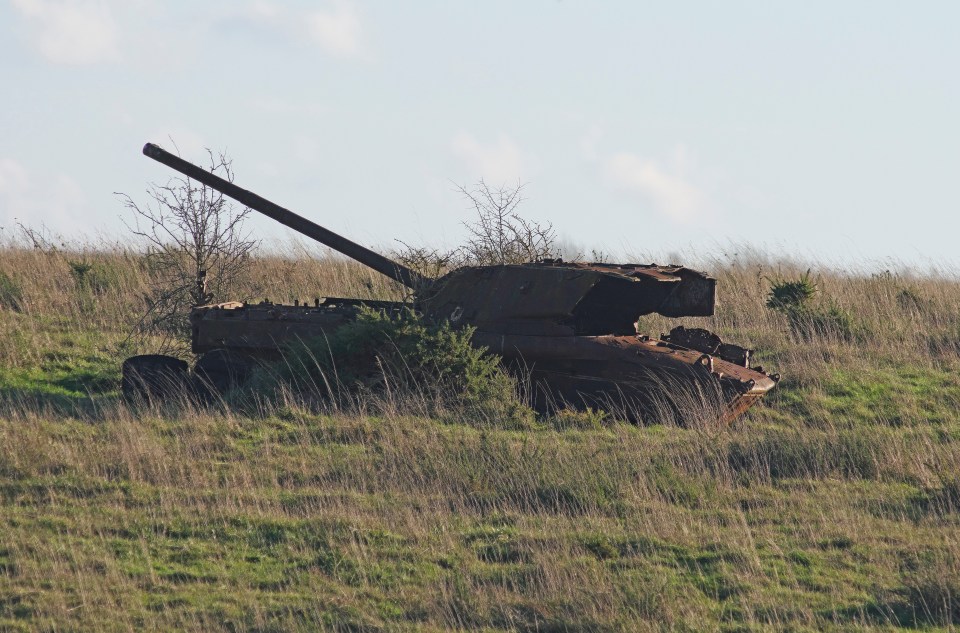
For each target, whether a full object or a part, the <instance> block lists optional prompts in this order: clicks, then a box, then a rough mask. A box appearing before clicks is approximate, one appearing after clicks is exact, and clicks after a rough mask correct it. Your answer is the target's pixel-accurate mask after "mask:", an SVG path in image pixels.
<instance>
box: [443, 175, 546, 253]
mask: <svg viewBox="0 0 960 633" xmlns="http://www.w3.org/2000/svg"><path fill="white" fill-rule="evenodd" d="M523 188H524V185H523V184H521V183H517V185H516V186H515V187H506V186H502V187H497V188H493V187H490V186H489V185H487V183H486V182H484V181H483V180H480V181H478V182H477V183H476V184H475V185H473V187H470V188H467V187H466V186H459V187H457V189H458V191H460V193H461V194H463V196H464V198H466V199H467V200H468V201H469V202H470V204H471V205H472V206H473V208H474V210H475V211H476V214H477V217H476V220H475V221H474V222H466V223H464V226H466V228H467V231H468V232H469V234H470V237H469V238H468V239H467V242H466V243H465V244H464V245H463V246H462V247H460V253H461V255H462V257H463V260H464V261H465V263H469V264H473V265H479V266H489V265H497V264H523V263H526V262H534V261H538V260H541V259H547V258H551V257H554V251H555V249H554V244H555V242H556V241H557V236H556V232H555V231H554V230H553V225H551V224H550V223H547V224H546V225H543V224H539V223H538V222H534V221H532V220H528V219H526V218H524V217H522V216H521V215H520V214H519V213H517V207H518V206H520V203H521V202H523V201H524V197H523Z"/></svg>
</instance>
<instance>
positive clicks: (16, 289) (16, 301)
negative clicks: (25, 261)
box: [0, 270, 23, 312]
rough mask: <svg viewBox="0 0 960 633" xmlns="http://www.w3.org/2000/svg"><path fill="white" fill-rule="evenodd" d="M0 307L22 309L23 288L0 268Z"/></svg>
mask: <svg viewBox="0 0 960 633" xmlns="http://www.w3.org/2000/svg"><path fill="white" fill-rule="evenodd" d="M0 307H2V308H7V309H8V310H13V311H14V312H20V311H21V310H23V289H22V288H21V287H20V284H18V283H17V282H16V281H15V280H14V279H13V278H11V277H10V276H9V275H8V274H7V273H5V272H3V271H2V270H0Z"/></svg>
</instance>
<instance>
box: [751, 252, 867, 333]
mask: <svg viewBox="0 0 960 633" xmlns="http://www.w3.org/2000/svg"><path fill="white" fill-rule="evenodd" d="M818 292H819V288H817V284H816V283H815V282H814V281H813V280H812V279H811V278H810V271H809V270H808V271H807V272H805V273H804V274H803V275H801V276H800V278H799V279H795V280H792V281H790V280H785V279H775V280H771V286H770V292H769V294H768V295H767V307H768V308H770V309H771V310H775V311H777V312H779V313H781V314H783V315H784V316H786V317H787V321H788V323H789V324H790V331H791V332H793V334H794V335H795V336H797V337H799V338H801V339H803V340H811V339H814V338H822V337H827V338H838V339H841V340H844V341H851V340H853V339H855V338H856V337H857V336H858V334H859V332H860V331H861V330H862V327H860V326H859V325H858V324H857V323H856V321H855V319H854V318H853V316H852V315H851V314H850V313H849V312H848V311H846V310H844V309H843V308H841V307H840V306H838V305H837V304H835V303H833V302H832V301H831V302H829V304H828V305H826V306H822V305H820V306H815V305H813V299H814V297H815V296H816V294H817V293H818Z"/></svg>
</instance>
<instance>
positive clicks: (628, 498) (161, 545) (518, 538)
mask: <svg viewBox="0 0 960 633" xmlns="http://www.w3.org/2000/svg"><path fill="white" fill-rule="evenodd" d="M78 263H79V264H83V265H82V266H77V264H78ZM706 266H707V267H708V268H709V272H711V273H712V274H714V275H716V276H717V277H718V279H719V296H720V304H719V306H718V311H717V315H716V316H715V317H713V318H710V319H685V320H682V321H681V322H682V323H684V324H686V325H694V326H701V327H709V328H712V329H715V330H716V331H718V332H719V333H720V334H721V335H722V336H724V337H725V338H729V339H730V340H733V341H736V342H740V343H743V344H746V345H749V346H752V347H755V348H757V349H758V350H760V353H759V361H760V362H761V363H762V364H763V365H764V366H765V367H767V368H768V369H770V370H773V371H779V372H781V373H782V374H783V375H784V379H783V381H782V382H781V383H780V385H779V386H778V388H777V389H776V390H775V392H773V393H772V394H771V396H770V397H769V398H767V399H766V400H765V401H764V402H763V403H762V404H761V405H760V406H759V407H757V408H756V409H755V410H754V411H753V412H752V413H751V414H750V415H749V416H748V417H747V418H745V419H743V420H741V421H739V422H737V423H736V424H734V425H733V426H731V427H718V426H716V425H714V424H709V423H704V422H702V421H697V420H698V419H697V417H696V416H691V418H690V421H689V422H690V424H689V425H688V426H687V427H686V428H678V427H676V426H673V425H658V424H654V425H650V426H644V427H636V426H631V425H627V424H623V423H620V422H618V421H617V420H613V419H602V418H600V417H599V416H561V417H559V418H555V419H544V420H540V421H539V422H538V424H537V426H536V428H534V429H531V430H527V431H511V430H502V429H498V428H496V427H494V428H476V427H474V426H471V425H469V424H466V423H456V422H451V421H450V420H449V419H446V418H445V419H444V420H442V421H441V420H435V419H430V418H427V417H424V416H423V415H419V414H418V410H419V409H418V408H417V407H416V406H411V405H409V403H406V402H404V401H403V399H400V400H399V401H387V400H384V399H380V400H377V401H371V402H369V403H361V405H362V406H360V407H352V408H346V409H332V408H331V409H330V410H328V411H319V412H318V411H309V410H307V409H305V408H302V407H298V406H295V405H292V404H291V405H289V406H285V407H280V408H276V409H271V410H269V411H265V412H263V414H262V415H249V414H248V415H241V414H240V413H237V412H233V411H229V410H225V409H224V408H222V407H221V408H211V409H205V410H197V409H195V408H191V407H190V406H187V405H178V404H176V403H170V404H169V405H168V406H166V407H165V408H160V409H154V410H131V409H129V408H127V407H126V406H125V405H123V404H122V403H121V402H119V399H118V395H117V379H118V368H119V364H120V361H121V360H122V359H123V357H125V356H127V355H129V354H132V353H136V352H138V351H148V350H149V349H150V347H151V345H153V344H155V343H156V341H151V340H150V339H146V340H142V339H130V338H129V336H128V334H129V332H130V329H131V325H132V324H133V323H134V322H135V321H136V318H137V316H138V315H139V314H140V313H142V311H143V307H144V296H145V294H146V293H147V292H148V287H149V282H150V279H149V275H148V273H147V272H146V270H145V269H144V267H143V265H142V261H141V259H140V257H139V256H138V255H136V254H132V253H125V252H120V251H107V250H102V249H101V250H95V249H91V250H89V251H87V252H54V251H47V252H42V251H34V250H22V249H16V248H12V247H7V248H5V249H3V250H0V332H2V333H3V336H2V337H0V447H2V449H0V630H8V629H9V630H24V631H33V630H51V631H53V630H57V631H60V630H98V631H99V630H104V631H113V630H117V631H120V630H171V629H179V630H193V631H201V630H203V631H207V630H228V631H237V630H259V631H287V630H318V629H319V630H324V629H329V630H349V631H360V630H371V631H375V630H425V631H430V630H433V631H441V630H450V629H463V630H468V629H469V630H477V629H484V630H490V631H499V630H503V631H507V630H517V631H607V630H609V631H615V630H663V629H668V630H673V629H676V630H691V631H694V630H729V631H749V630H797V631H800V630H811V631H812V630H836V631H847V630H865V631H866V630H878V631H879V630H894V629H897V628H912V629H923V630H952V629H953V628H956V627H957V626H958V625H960V571H958V570H960V412H958V408H960V371H958V370H960V357H958V353H960V283H957V282H955V281H953V280H951V279H948V278H936V277H932V276H931V277H924V278H908V277H901V276H897V275H891V274H879V275H851V274H844V273H841V272H836V271H828V270H822V271H817V270H814V271H812V275H813V277H814V278H815V279H816V280H817V281H818V284H819V287H820V290H821V292H820V295H819V298H818V301H819V303H818V304H817V307H816V310H817V311H818V314H832V315H833V316H832V317H830V318H831V319H832V320H831V321H830V327H827V328H825V329H823V330H816V331H809V330H804V329H802V328H799V329H798V328H797V327H796V326H794V327H793V328H791V323H790V320H789V319H788V318H787V317H786V316H785V315H783V314H781V313H778V312H776V311H773V310H770V309H768V308H767V307H766V306H765V298H766V294H767V292H768V289H769V286H770V283H769V281H768V279H769V278H771V277H776V276H777V275H778V274H779V275H781V276H783V277H784V278H787V279H793V278H797V277H799V276H800V274H801V273H802V272H803V270H798V269H796V268H795V267H791V266H790V265H787V264H783V265H781V266H780V269H779V270H777V269H776V268H771V266H770V264H769V263H762V262H749V263H743V262H737V261H726V262H710V263H708V264H707V265H706ZM79 270H84V272H78V271H79ZM253 270H254V275H253V277H252V278H251V279H249V280H248V281H247V282H246V285H245V287H243V288H239V289H238V290H237V292H238V293H239V294H240V295H241V296H243V297H249V298H262V297H263V296H264V295H266V296H269V298H270V299H273V300H276V301H289V300H292V299H294V298H298V299H305V298H312V297H314V296H318V295H320V296H322V295H347V296H355V295H358V296H367V297H385V296H390V295H391V293H395V292H396V291H395V290H394V289H392V288H390V287H389V286H387V285H386V284H385V283H384V282H383V281H382V280H381V279H380V278H378V277H377V276H376V274H375V273H369V272H368V271H366V270H364V269H361V268H357V267H355V266H353V265H350V264H348V263H344V262H341V261H339V260H333V259H325V260H322V261H314V260H309V259H306V258H304V257H303V256H302V255H301V256H297V257H292V258H290V259H288V260H285V259H281V258H275V257H274V258H264V259H262V260H260V261H258V262H256V263H255V265H254V267H253ZM838 315H839V316H838ZM675 323H676V322H675V321H674V322H671V321H668V320H666V319H661V318H651V317H647V318H644V319H643V320H642V321H641V326H642V327H643V329H644V330H645V331H647V332H649V333H651V334H658V333H660V332H665V331H667V330H669V328H670V327H672V325H674V324H675Z"/></svg>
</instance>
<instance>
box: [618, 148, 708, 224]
mask: <svg viewBox="0 0 960 633" xmlns="http://www.w3.org/2000/svg"><path fill="white" fill-rule="evenodd" d="M690 171H692V165H691V164H690V160H689V158H688V157H687V152H686V150H685V149H684V148H683V147H682V146H678V147H677V148H676V149H675V150H674V153H673V155H672V156H671V158H670V160H668V161H666V162H664V161H655V160H651V159H647V158H642V157H640V156H638V155H636V154H632V153H630V152H619V153H616V154H613V155H612V156H610V157H608V158H607V159H606V160H605V161H604V175H605V176H606V178H607V180H608V182H610V183H611V184H612V185H613V186H614V187H615V188H617V189H619V190H621V191H624V192H626V193H629V194H636V195H639V196H640V197H642V198H643V199H644V200H645V201H647V202H650V203H652V204H653V206H654V208H655V209H656V210H657V211H658V212H660V213H661V214H663V215H665V216H667V217H668V218H671V219H673V220H675V221H677V222H680V223H685V224H686V223H690V222H692V221H694V220H697V219H700V218H702V216H703V214H704V213H705V212H706V211H707V210H708V209H707V207H708V205H707V199H706V196H705V195H704V194H703V192H702V191H701V190H700V188H699V187H697V186H696V185H695V184H694V183H693V182H691V180H690V175H689V172H690Z"/></svg>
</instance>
